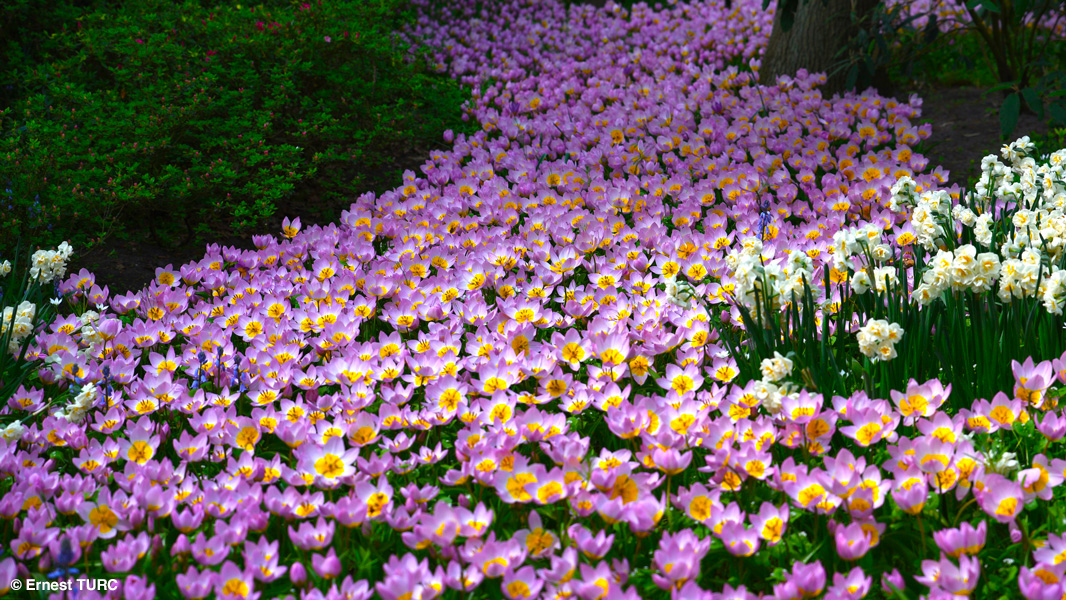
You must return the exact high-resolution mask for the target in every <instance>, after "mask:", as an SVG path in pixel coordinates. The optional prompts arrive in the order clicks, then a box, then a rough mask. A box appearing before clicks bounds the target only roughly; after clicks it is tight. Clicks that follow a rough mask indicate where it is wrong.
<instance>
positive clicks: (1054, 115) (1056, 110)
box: [1047, 103, 1066, 124]
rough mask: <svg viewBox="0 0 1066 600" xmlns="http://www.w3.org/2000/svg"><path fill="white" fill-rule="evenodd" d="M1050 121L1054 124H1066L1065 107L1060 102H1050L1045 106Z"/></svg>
mask: <svg viewBox="0 0 1066 600" xmlns="http://www.w3.org/2000/svg"><path fill="white" fill-rule="evenodd" d="M1047 111H1048V113H1049V116H1050V117H1051V122H1052V123H1056V124H1066V107H1064V106H1063V105H1062V104H1058V103H1055V104H1050V105H1048V107H1047Z"/></svg>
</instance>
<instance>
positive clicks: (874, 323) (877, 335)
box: [857, 319, 903, 361]
mask: <svg viewBox="0 0 1066 600" xmlns="http://www.w3.org/2000/svg"><path fill="white" fill-rule="evenodd" d="M857 337H858V340H859V351H861V352H862V353H863V354H864V355H866V356H867V357H868V358H870V359H871V360H875V361H888V360H892V359H893V358H895V357H896V343H898V342H899V340H900V339H901V338H902V337H903V328H902V327H900V326H899V325H898V324H896V323H889V322H888V321H885V320H880V319H871V320H870V321H868V322H867V323H866V325H864V326H863V327H860V328H859V333H858V336H857Z"/></svg>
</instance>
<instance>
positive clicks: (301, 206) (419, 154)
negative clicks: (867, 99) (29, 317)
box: [72, 87, 1047, 295]
mask: <svg viewBox="0 0 1066 600" xmlns="http://www.w3.org/2000/svg"><path fill="white" fill-rule="evenodd" d="M918 94H919V95H920V96H921V97H922V99H923V104H922V121H923V122H930V123H932V126H933V134H932V137H931V138H930V139H929V140H926V147H927V149H926V151H925V156H926V157H928V158H929V169H930V170H931V169H933V168H934V167H935V166H936V165H941V166H943V167H944V168H945V169H947V170H948V171H949V172H950V178H949V183H957V184H959V185H960V186H966V185H967V183H968V181H972V180H974V179H975V178H976V176H977V174H978V173H979V172H980V163H981V158H982V157H984V156H985V155H987V154H991V153H998V151H999V148H1000V146H1001V145H1002V141H1001V139H1000V135H999V117H998V112H996V111H997V110H998V98H997V97H995V96H994V95H992V94H989V95H985V92H984V90H982V89H979V88H972V87H953V88H944V89H933V90H928V91H921V92H918ZM908 96H909V93H901V94H897V97H898V98H900V99H901V100H906V99H907V97H908ZM1046 131H1047V128H1046V126H1044V125H1043V124H1042V123H1040V121H1039V120H1037V119H1036V117H1035V116H1033V115H1022V117H1021V119H1020V120H1019V122H1018V127H1017V129H1016V133H1015V136H1014V137H1020V136H1021V135H1034V134H1037V133H1046ZM431 150H433V148H428V147H427V148H422V149H414V150H413V151H411V152H408V153H405V156H404V157H403V158H402V159H400V160H398V161H397V165H396V166H399V167H400V168H402V169H411V170H413V171H415V172H419V166H421V164H422V163H423V162H425V160H426V159H427V158H428V157H429V152H430V151H431ZM376 191H378V192H383V191H385V190H376ZM356 196H358V193H356V194H353V196H352V198H353V199H354V198H355V197H356ZM349 205H350V202H347V201H346V202H336V203H334V205H329V204H328V203H325V202H321V201H316V200H315V198H314V195H313V194H312V195H311V200H310V201H308V200H302V201H301V202H299V203H297V202H289V203H288V204H284V205H281V206H279V207H278V211H277V213H276V217H274V218H272V219H271V220H270V221H269V222H268V223H267V224H266V226H264V227H263V228H262V230H261V231H259V232H255V233H263V234H276V233H277V232H279V231H280V230H281V219H282V218H283V217H286V216H288V217H300V219H301V222H302V223H303V226H304V227H305V228H306V227H308V226H309V225H312V224H316V223H317V224H322V225H325V224H327V223H330V222H333V221H335V220H336V219H338V218H339V217H340V214H341V212H342V211H343V210H346V209H347V208H348V207H349ZM133 233H134V235H132V236H131V239H129V240H113V241H111V242H109V243H107V244H105V245H103V246H102V247H98V248H96V249H93V250H91V251H89V252H85V253H80V254H75V257H74V258H75V260H74V261H73V264H72V269H73V271H74V272H77V271H78V270H80V269H81V268H83V267H84V268H87V269H88V270H89V271H91V272H93V273H94V274H95V275H96V282H97V284H98V285H100V286H101V287H102V286H104V285H106V286H108V288H109V291H110V292H111V294H112V295H115V294H123V293H126V292H129V291H137V290H140V289H142V288H144V287H145V286H146V285H147V284H148V283H149V282H150V281H152V279H153V278H154V277H155V270H156V268H157V267H163V266H166V265H168V264H169V265H173V266H174V267H180V266H181V265H183V264H186V263H188V262H191V261H194V260H199V259H201V258H203V256H204V254H205V249H206V248H205V246H204V245H203V243H202V242H201V243H199V244H196V243H189V244H186V245H184V246H167V245H161V244H159V243H156V242H154V241H153V240H152V239H151V237H150V236H148V234H147V232H133ZM142 234H143V235H142ZM251 235H252V234H248V235H247V236H235V235H227V234H224V233H220V234H219V235H217V236H216V237H214V238H213V239H210V240H209V241H208V243H209V244H219V245H220V246H223V247H225V246H232V247H237V248H242V249H251V248H252V247H253V246H252V241H251V239H252V238H251Z"/></svg>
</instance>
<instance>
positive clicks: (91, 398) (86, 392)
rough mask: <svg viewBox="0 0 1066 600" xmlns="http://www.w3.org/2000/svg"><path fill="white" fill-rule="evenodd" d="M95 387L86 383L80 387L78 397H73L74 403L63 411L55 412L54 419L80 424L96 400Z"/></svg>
mask: <svg viewBox="0 0 1066 600" xmlns="http://www.w3.org/2000/svg"><path fill="white" fill-rule="evenodd" d="M97 394H98V392H97V390H96V385H95V384H93V383H86V384H85V385H83V386H81V390H80V391H79V392H78V395H77V396H75V397H74V401H73V402H71V403H70V404H69V405H68V406H67V407H66V408H65V409H63V410H61V411H59V412H57V413H56V414H55V416H56V417H59V418H60V419H66V420H67V421H70V422H71V423H81V422H82V421H83V420H84V419H85V416H86V415H87V414H89V409H91V408H92V407H93V406H94V405H95V404H96V398H97Z"/></svg>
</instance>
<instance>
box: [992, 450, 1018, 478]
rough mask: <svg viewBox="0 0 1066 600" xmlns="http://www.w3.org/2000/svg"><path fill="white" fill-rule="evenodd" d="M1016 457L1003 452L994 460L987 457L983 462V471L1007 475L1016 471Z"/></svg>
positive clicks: (1010, 453) (1013, 454)
mask: <svg viewBox="0 0 1066 600" xmlns="http://www.w3.org/2000/svg"><path fill="white" fill-rule="evenodd" d="M1019 466H1020V465H1019V464H1018V455H1017V454H1015V453H1013V452H1004V453H1002V454H1000V455H999V456H997V457H995V458H991V457H989V458H988V459H986V461H985V471H986V472H991V473H999V474H1000V475H1007V474H1009V473H1013V472H1014V471H1016V470H1017V469H1018V467H1019Z"/></svg>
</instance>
